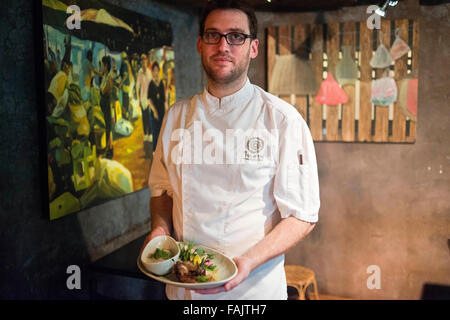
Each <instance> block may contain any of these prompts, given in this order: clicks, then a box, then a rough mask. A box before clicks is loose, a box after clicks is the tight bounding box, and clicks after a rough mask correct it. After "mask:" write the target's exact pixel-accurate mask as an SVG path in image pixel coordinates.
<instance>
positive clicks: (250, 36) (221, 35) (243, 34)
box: [201, 31, 256, 46]
mask: <svg viewBox="0 0 450 320" xmlns="http://www.w3.org/2000/svg"><path fill="white" fill-rule="evenodd" d="M207 33H216V34H218V35H219V36H220V37H219V40H218V41H217V42H213V43H211V42H207V41H206V40H205V38H204V37H205V35H206V34H207ZM232 33H238V34H240V35H242V36H244V41H242V43H239V44H234V43H230V42H229V41H228V38H227V36H228V35H230V34H232ZM222 37H224V38H225V41H226V42H227V43H228V44H229V45H230V46H242V45H243V44H244V43H245V40H247V39H248V38H250V39H256V37H255V36H252V35H251V34H246V33H242V32H238V31H231V32H228V33H220V32H217V31H205V32H203V33H202V34H201V38H202V40H203V41H204V42H205V43H206V44H219V43H220V40H222Z"/></svg>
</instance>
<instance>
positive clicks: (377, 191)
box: [250, 0, 450, 299]
mask: <svg viewBox="0 0 450 320" xmlns="http://www.w3.org/2000/svg"><path fill="white" fill-rule="evenodd" d="M449 9H450V6H449V5H440V6H422V7H420V6H419V5H418V1H415V0H414V1H405V2H400V4H399V5H398V6H397V7H395V8H391V9H390V10H389V12H388V15H389V18H392V19H400V18H409V19H418V20H419V22H420V49H419V68H420V71H419V108H418V113H419V115H418V119H419V120H418V134H417V142H416V143H415V144H412V145H406V144H363V143H326V142H319V143H316V144H315V147H316V152H317V159H318V168H319V179H320V187H321V192H320V194H321V203H322V205H321V210H320V214H319V223H318V224H317V226H316V228H315V230H314V231H313V232H312V234H310V235H309V236H308V237H307V239H305V240H304V241H303V242H301V243H300V244H299V245H297V246H296V247H295V248H293V249H292V250H290V251H289V253H288V254H287V257H286V261H287V263H290V264H299V265H304V266H306V267H310V268H312V269H313V270H314V271H315V272H316V277H317V280H318V286H319V291H320V292H321V293H325V294H332V295H338V296H343V297H351V298H357V299H419V298H420V295H421V290H422V286H423V284H424V283H426V282H434V283H441V284H447V285H449V284H450V252H449V248H448V247H447V239H448V238H450V136H449V134H448V130H449V128H450V112H449V110H450V109H449V108H450V103H449V101H450V97H449V83H450V76H449V72H448V70H449V69H450V59H449V56H450V46H449V44H450V33H449V26H450V24H449V15H448V11H449ZM365 12H366V7H353V8H346V9H344V10H339V11H334V12H326V13H325V14H324V19H325V23H328V22H342V21H365V19H366V18H367V16H368V15H367V14H366V13H365ZM316 18H317V14H316V13H301V14H300V13H297V14H296V13H289V14H274V13H259V14H258V19H259V22H260V37H261V46H260V55H259V57H258V58H257V59H256V60H255V61H254V62H253V65H252V67H251V70H250V75H251V80H252V81H253V82H254V83H256V84H258V85H260V86H262V87H263V88H266V79H265V75H266V60H265V54H266V47H265V39H264V30H265V28H266V27H267V26H271V25H283V24H300V23H314V21H315V19H316ZM370 265H377V266H379V267H380V269H381V289H379V290H369V289H368V288H367V286H366V282H367V278H368V277H369V276H370V274H367V273H366V270H367V267H368V266H370Z"/></svg>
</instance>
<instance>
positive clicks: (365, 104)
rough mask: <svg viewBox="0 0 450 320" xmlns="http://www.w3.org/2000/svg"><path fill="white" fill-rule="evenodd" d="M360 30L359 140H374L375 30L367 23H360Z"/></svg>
mask: <svg viewBox="0 0 450 320" xmlns="http://www.w3.org/2000/svg"><path fill="white" fill-rule="evenodd" d="M360 26H361V27H360V30H359V43H360V45H359V47H360V49H359V60H360V66H361V67H360V85H359V87H360V93H359V119H358V141H361V142H370V141H372V130H371V129H372V116H371V114H372V103H371V102H370V94H371V90H372V87H371V85H372V84H371V82H372V67H371V66H370V59H371V58H372V34H373V32H374V31H373V30H371V29H369V28H367V26H366V24H365V23H363V22H362V23H361V24H360Z"/></svg>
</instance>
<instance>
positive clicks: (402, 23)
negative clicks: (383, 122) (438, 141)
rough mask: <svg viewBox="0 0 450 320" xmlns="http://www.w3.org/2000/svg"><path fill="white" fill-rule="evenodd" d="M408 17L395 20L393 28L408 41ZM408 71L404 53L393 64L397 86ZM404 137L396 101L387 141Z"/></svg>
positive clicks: (397, 140)
mask: <svg viewBox="0 0 450 320" xmlns="http://www.w3.org/2000/svg"><path fill="white" fill-rule="evenodd" d="M408 26H409V21H408V19H401V20H397V21H395V28H396V29H398V30H399V36H400V38H401V39H403V40H404V41H406V42H408ZM407 71H408V55H407V54H405V55H404V56H403V57H400V58H399V59H397V60H396V61H395V65H394V72H395V74H394V79H395V80H396V82H397V88H399V84H400V80H402V79H403V78H404V77H405V76H406V74H407ZM405 139H406V116H405V115H404V114H403V112H402V110H400V107H399V104H398V102H395V103H394V119H393V121H392V136H390V137H389V142H405Z"/></svg>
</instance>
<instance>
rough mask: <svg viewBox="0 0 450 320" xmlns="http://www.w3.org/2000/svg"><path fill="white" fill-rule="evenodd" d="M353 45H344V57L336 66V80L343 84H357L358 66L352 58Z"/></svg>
mask: <svg viewBox="0 0 450 320" xmlns="http://www.w3.org/2000/svg"><path fill="white" fill-rule="evenodd" d="M351 50H352V47H351V46H345V45H344V46H342V51H343V53H342V59H341V61H339V63H338V64H337V66H336V80H337V81H338V82H339V84H340V85H341V86H344V85H346V84H355V81H356V79H357V78H358V66H357V65H356V63H355V61H354V60H353V59H352V55H351Z"/></svg>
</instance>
